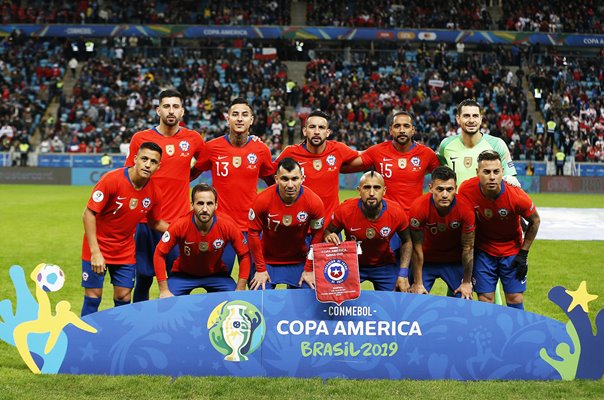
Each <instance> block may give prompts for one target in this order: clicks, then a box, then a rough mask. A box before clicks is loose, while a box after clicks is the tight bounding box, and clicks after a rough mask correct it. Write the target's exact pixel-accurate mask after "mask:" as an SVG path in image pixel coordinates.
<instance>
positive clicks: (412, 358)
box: [407, 347, 424, 365]
mask: <svg viewBox="0 0 604 400" xmlns="http://www.w3.org/2000/svg"><path fill="white" fill-rule="evenodd" d="M407 355H408V356H409V362H408V363H407V365H410V364H411V363H414V364H417V365H419V360H421V359H422V358H423V357H424V356H422V355H421V354H419V351H417V347H416V348H415V349H413V351H412V352H411V353H407Z"/></svg>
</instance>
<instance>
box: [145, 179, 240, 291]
mask: <svg viewBox="0 0 604 400" xmlns="http://www.w3.org/2000/svg"><path fill="white" fill-rule="evenodd" d="M217 198H218V196H217V194H216V190H214V188H213V187H212V186H210V185H208V184H205V183H202V184H199V185H196V186H195V187H194V188H193V190H192V192H191V206H192V207H193V210H192V211H191V212H190V213H188V214H186V215H184V216H182V217H180V218H179V219H177V220H176V222H174V223H172V224H171V225H170V228H169V229H168V230H167V231H166V233H164V235H163V236H162V239H161V241H160V242H159V244H158V245H157V247H156V248H155V256H154V257H153V262H154V265H155V275H156V276H157V283H158V285H159V297H160V298H164V297H172V296H173V295H176V296H179V295H183V294H189V293H191V291H192V290H193V289H196V288H200V287H201V288H204V289H205V290H206V291H207V292H222V291H228V290H245V285H246V283H247V279H248V277H249V274H250V253H249V249H248V246H247V240H246V239H245V237H244V236H243V234H242V233H241V230H240V229H239V227H238V226H237V224H236V223H235V221H233V220H232V219H231V218H230V217H229V216H228V215H226V214H224V213H222V212H220V213H216V208H217V206H218V203H217ZM227 243H232V244H233V246H234V248H235V250H236V252H237V256H238V257H239V280H238V282H237V284H235V281H234V280H233V278H231V275H230V274H229V271H228V270H227V267H226V265H224V263H223V262H222V259H221V258H222V253H223V252H224V249H225V247H226V245H227ZM175 245H178V248H179V250H180V251H179V253H180V256H179V257H178V259H176V261H175V262H174V265H173V266H172V273H171V275H170V277H169V278H168V276H167V274H166V255H167V254H168V253H169V252H170V250H171V249H172V247H174V246H175Z"/></svg>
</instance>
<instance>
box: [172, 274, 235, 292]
mask: <svg viewBox="0 0 604 400" xmlns="http://www.w3.org/2000/svg"><path fill="white" fill-rule="evenodd" d="M236 287H237V284H236V283H235V281H234V280H233V278H231V276H230V275H227V274H226V273H225V274H224V275H222V274H220V275H210V276H195V275H189V274H183V273H182V272H176V273H174V274H171V275H169V277H168V288H169V289H170V292H172V294H173V295H174V296H182V295H184V294H190V293H191V291H192V290H193V289H197V288H203V289H205V290H206V291H207V292H208V293H214V292H229V291H234V290H235V288H236Z"/></svg>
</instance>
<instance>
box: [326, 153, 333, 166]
mask: <svg viewBox="0 0 604 400" xmlns="http://www.w3.org/2000/svg"><path fill="white" fill-rule="evenodd" d="M325 162H326V163H327V165H329V166H330V167H333V166H334V165H336V156H334V155H333V154H330V155H328V156H327V158H326V159H325Z"/></svg>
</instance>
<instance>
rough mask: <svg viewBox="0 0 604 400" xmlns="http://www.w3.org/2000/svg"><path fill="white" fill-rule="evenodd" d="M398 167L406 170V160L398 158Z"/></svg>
mask: <svg viewBox="0 0 604 400" xmlns="http://www.w3.org/2000/svg"><path fill="white" fill-rule="evenodd" d="M398 167H399V168H400V169H405V168H407V159H406V158H399V159H398Z"/></svg>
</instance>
